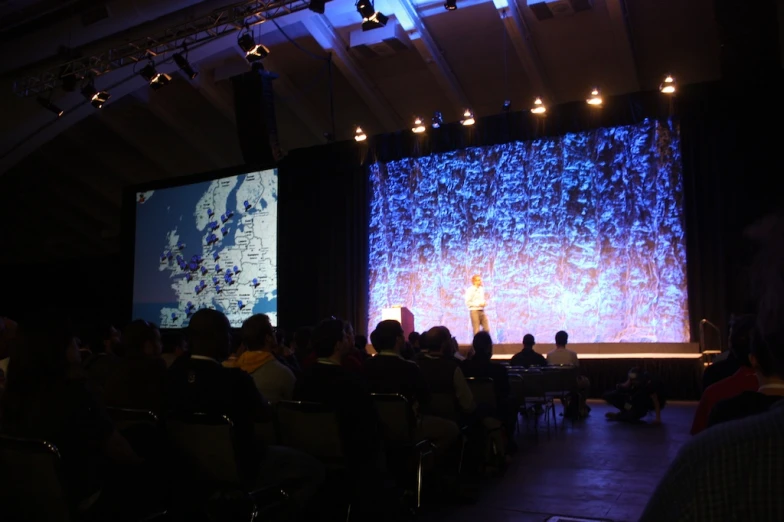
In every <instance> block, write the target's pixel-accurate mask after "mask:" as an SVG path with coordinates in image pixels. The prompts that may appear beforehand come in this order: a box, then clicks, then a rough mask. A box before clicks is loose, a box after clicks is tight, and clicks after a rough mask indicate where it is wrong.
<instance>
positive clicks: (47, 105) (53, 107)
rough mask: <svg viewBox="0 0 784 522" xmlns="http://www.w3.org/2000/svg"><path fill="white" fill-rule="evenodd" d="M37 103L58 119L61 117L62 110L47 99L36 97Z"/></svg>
mask: <svg viewBox="0 0 784 522" xmlns="http://www.w3.org/2000/svg"><path fill="white" fill-rule="evenodd" d="M38 103H39V104H40V105H41V107H43V108H44V109H46V110H48V111H52V112H53V113H55V114H57V117H58V118H59V117H60V116H62V115H63V110H62V109H61V108H60V107H58V106H57V105H55V104H54V103H52V101H51V100H48V99H46V98H44V97H43V96H39V97H38Z"/></svg>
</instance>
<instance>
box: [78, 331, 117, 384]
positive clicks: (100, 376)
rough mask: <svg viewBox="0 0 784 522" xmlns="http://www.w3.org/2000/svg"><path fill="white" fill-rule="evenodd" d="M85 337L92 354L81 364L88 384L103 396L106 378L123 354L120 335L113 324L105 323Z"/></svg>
mask: <svg viewBox="0 0 784 522" xmlns="http://www.w3.org/2000/svg"><path fill="white" fill-rule="evenodd" d="M86 339H87V342H88V344H89V345H90V351H91V352H92V354H91V355H90V356H89V357H88V358H87V359H85V360H83V361H82V365H83V366H84V371H85V373H86V374H87V379H88V380H89V381H90V386H92V387H93V389H94V390H95V392H96V393H97V394H100V396H101V397H103V390H104V388H105V386H106V380H107V379H108V378H109V376H110V375H111V374H112V372H114V370H115V366H116V365H117V363H119V362H120V357H122V355H123V349H122V342H121V335H120V332H119V330H117V329H116V328H115V327H114V326H112V325H108V324H107V325H105V326H101V327H99V328H97V329H94V330H93V331H91V332H90V333H88V335H87V337H86Z"/></svg>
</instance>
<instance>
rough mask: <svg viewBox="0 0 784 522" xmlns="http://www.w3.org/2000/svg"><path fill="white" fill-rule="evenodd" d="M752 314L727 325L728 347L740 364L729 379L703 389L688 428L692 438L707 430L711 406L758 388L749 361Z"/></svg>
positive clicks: (752, 326)
mask: <svg viewBox="0 0 784 522" xmlns="http://www.w3.org/2000/svg"><path fill="white" fill-rule="evenodd" d="M754 322H755V318H754V316H753V315H743V316H739V317H735V318H733V322H732V323H731V324H730V336H729V346H730V350H731V351H732V354H733V357H735V359H737V360H738V362H739V363H740V365H741V366H740V369H739V370H738V371H736V372H735V373H734V374H732V375H731V376H730V377H727V378H725V379H722V380H721V381H719V382H717V383H716V384H712V385H710V386H709V387H708V389H706V390H705V392H704V393H703V394H702V398H700V403H699V404H698V405H697V411H696V412H695V413H694V420H693V422H692V425H691V434H692V435H696V434H698V433H699V432H701V431H702V430H704V429H705V428H707V427H708V416H709V415H710V412H711V410H712V409H713V407H714V406H715V405H716V404H717V403H718V402H719V401H722V400H724V399H729V398H731V397H735V396H737V395H740V394H741V393H742V392H744V391H754V390H757V388H759V380H758V379H757V374H756V373H755V372H754V369H753V368H752V367H751V361H749V351H750V348H751V347H750V344H751V342H750V340H751V333H752V331H753V328H754Z"/></svg>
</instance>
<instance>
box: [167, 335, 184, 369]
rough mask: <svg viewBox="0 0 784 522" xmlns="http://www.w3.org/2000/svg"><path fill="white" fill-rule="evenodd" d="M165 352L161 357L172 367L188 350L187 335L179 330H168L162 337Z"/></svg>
mask: <svg viewBox="0 0 784 522" xmlns="http://www.w3.org/2000/svg"><path fill="white" fill-rule="evenodd" d="M162 341H163V353H162V354H161V359H163V362H165V363H166V367H167V368H168V367H170V366H171V365H172V363H173V362H174V361H176V360H177V358H178V357H179V356H181V355H182V354H184V353H186V352H187V351H188V341H187V340H186V339H185V336H184V335H183V334H181V333H179V332H168V333H166V334H165V335H163V337H162Z"/></svg>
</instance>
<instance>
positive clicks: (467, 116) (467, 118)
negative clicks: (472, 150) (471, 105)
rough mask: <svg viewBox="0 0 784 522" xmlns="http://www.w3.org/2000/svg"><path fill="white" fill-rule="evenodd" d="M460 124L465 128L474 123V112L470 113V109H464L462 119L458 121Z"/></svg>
mask: <svg viewBox="0 0 784 522" xmlns="http://www.w3.org/2000/svg"><path fill="white" fill-rule="evenodd" d="M460 123H461V124H462V125H465V126H466V127H468V126H470V125H473V124H474V123H476V120H475V119H474V111H472V110H471V109H466V110H465V112H464V113H463V119H462V120H460Z"/></svg>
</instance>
